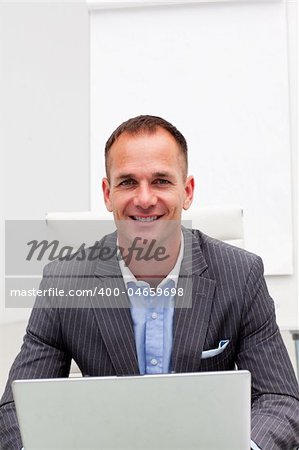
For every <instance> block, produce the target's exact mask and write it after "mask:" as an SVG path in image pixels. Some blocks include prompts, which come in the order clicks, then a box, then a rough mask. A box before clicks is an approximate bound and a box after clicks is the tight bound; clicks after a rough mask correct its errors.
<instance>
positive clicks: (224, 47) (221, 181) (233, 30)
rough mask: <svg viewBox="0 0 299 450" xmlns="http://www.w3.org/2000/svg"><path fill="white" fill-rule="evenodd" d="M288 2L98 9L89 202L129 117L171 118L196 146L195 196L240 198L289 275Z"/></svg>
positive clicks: (268, 258) (98, 205)
mask: <svg viewBox="0 0 299 450" xmlns="http://www.w3.org/2000/svg"><path fill="white" fill-rule="evenodd" d="M286 26H287V25H286V17H285V4H284V2H283V1H268V2H258V1H255V2H250V1H248V2H216V3H214V2H212V3H210V2H208V3H205V2H204V3H201V2H200V3H198V4H185V5H168V6H165V5H164V6H146V7H132V8H125V7H124V8H106V9H105V8H104V9H100V10H92V11H91V29H90V33H91V41H90V42H91V55H90V56H91V92H90V94H91V96H90V98H91V105H90V106H91V116H90V119H91V208H92V209H93V210H96V211H101V210H103V209H104V208H105V207H104V203H103V200H102V194H101V178H102V176H104V157H103V153H104V146H105V142H106V140H107V138H108V137H109V135H110V134H111V132H112V131H113V130H114V129H115V128H116V126H118V125H119V124H120V123H121V122H122V121H124V120H126V119H128V118H130V117H134V116H136V115H139V114H153V115H159V116H162V117H164V118H165V119H167V120H169V121H170V122H172V123H173V124H174V125H176V126H177V127H178V129H179V130H180V131H181V132H182V133H183V134H184V135H185V137H186V139H187V142H188V145H189V167H190V170H189V172H190V173H192V174H193V175H194V176H195V179H196V195H195V200H194V202H195V205H196V207H198V206H199V205H201V206H209V205H217V204H220V205H221V204H238V205H240V206H241V207H242V208H243V210H244V227H245V245H246V248H247V249H249V250H250V251H253V252H255V253H257V254H259V255H261V256H262V258H263V260H264V264H265V272H266V274H273V275H283V274H290V273H292V270H293V266H292V210H291V176H290V136H289V134H290V125H289V100H288V95H289V92H288V60H287V29H286Z"/></svg>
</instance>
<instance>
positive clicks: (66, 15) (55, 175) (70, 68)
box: [0, 2, 90, 323]
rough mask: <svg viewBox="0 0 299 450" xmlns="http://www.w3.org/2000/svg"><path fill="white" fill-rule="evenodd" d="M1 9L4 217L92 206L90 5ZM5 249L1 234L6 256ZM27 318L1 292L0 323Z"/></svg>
mask: <svg viewBox="0 0 299 450" xmlns="http://www.w3.org/2000/svg"><path fill="white" fill-rule="evenodd" d="M0 8H1V10H0V11H1V19H2V23H1V27H0V29H1V42H2V48H1V62H2V70H1V75H2V77H1V78H2V80H1V81H2V83H1V94H2V95H1V97H2V102H1V104H2V108H1V112H2V116H3V118H2V126H3V128H2V140H3V145H2V150H3V156H2V157H3V159H4V174H3V182H4V188H5V199H4V216H5V218H9V219H18V218H23V219H43V218H44V217H45V213H46V212H47V211H77V210H78V211H82V210H88V209H89V184H90V182H89V137H88V136H89V19H88V12H87V8H86V5H85V2H84V3H83V2H81V3H66V2H64V3H62V2H58V3H53V2H51V3H44V2H43V3H36V2H30V3H29V2H28V3H20V2H19V3H1V6H0ZM2 167H3V166H2ZM2 237H3V235H2ZM3 249H4V241H3V239H2V241H1V253H2V254H3ZM1 262H2V266H1V272H2V273H3V270H4V267H3V261H1ZM1 280H2V282H1V283H2V284H1V288H2V292H3V289H4V286H3V277H1ZM27 315H28V311H22V310H13V311H8V310H6V311H5V310H4V299H3V295H2V296H1V306H0V323H1V322H7V321H11V320H19V319H22V318H25V317H27Z"/></svg>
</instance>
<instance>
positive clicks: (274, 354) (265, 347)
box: [0, 229, 299, 450]
mask: <svg viewBox="0 0 299 450" xmlns="http://www.w3.org/2000/svg"><path fill="white" fill-rule="evenodd" d="M183 232H184V238H185V243H186V242H187V243H188V242H189V243H191V245H192V252H191V253H190V254H188V252H187V251H186V249H187V248H188V245H185V247H186V248H185V254H184V259H183V263H182V267H181V272H180V277H179V281H178V287H183V289H184V297H183V298H182V299H181V301H180V300H179V299H177V304H176V306H177V307H176V309H175V314H174V329H173V333H174V339H173V351H172V367H173V369H174V370H175V371H176V372H194V371H215V370H232V369H234V367H235V365H237V366H238V368H239V369H247V370H249V371H250V372H251V375H252V440H253V441H255V442H256V443H257V444H258V445H259V446H260V447H261V449H263V450H283V449H291V448H293V447H294V446H296V444H297V445H298V444H299V392H298V383H297V381H296V378H295V375H294V372H293V369H292V366H291V363H290V360H289V357H288V355H287V352H286V349H285V347H284V344H283V342H282V339H281V336H280V333H279V331H278V327H277V325H276V321H275V313H274V305H273V301H272V299H271V298H270V296H269V294H268V291H267V287H266V284H265V280H264V277H263V265H262V261H261V259H260V258H259V257H258V256H256V255H253V254H252V253H249V252H246V251H244V250H241V249H239V248H236V247H233V246H230V245H227V244H224V243H223V242H220V241H217V240H214V239H212V238H210V237H208V236H206V235H204V234H202V233H200V232H199V231H197V230H193V231H192V233H191V231H190V230H185V229H183ZM105 246H107V247H110V248H112V249H113V248H115V246H116V233H113V234H112V235H108V236H107V237H106V238H105ZM115 286H117V287H119V289H120V292H122V291H124V290H125V286H124V283H123V280H122V277H121V272H120V269H119V264H118V261H117V258H116V256H114V257H113V258H111V259H110V260H107V261H104V260H99V259H98V258H96V259H95V260H93V261H89V260H88V259H86V258H85V260H84V261H77V260H72V261H69V262H65V261H64V262H62V261H55V262H54V263H51V264H49V265H48V266H47V267H46V268H45V271H44V278H43V281H42V285H41V288H42V289H46V288H49V287H59V288H60V289H64V290H65V291H67V290H68V289H86V288H89V289H94V288H95V287H96V288H99V289H100V288H101V287H102V288H103V289H106V288H109V287H112V288H114V287H115ZM190 298H191V299H192V303H191V304H189V302H188V299H190ZM186 299H187V301H186ZM62 302H64V303H62ZM222 339H229V345H228V346H227V347H226V349H225V350H224V351H223V352H222V353H221V354H219V355H216V356H214V357H212V358H207V359H201V354H202V352H203V351H205V350H209V349H212V348H216V347H217V346H218V343H219V341H220V340H222ZM72 358H73V359H74V360H75V361H76V362H77V364H78V366H79V367H80V369H81V371H82V373H83V375H89V376H104V375H132V374H138V373H139V370H138V361H137V356H136V349H135V339H134V331H133V325H132V319H131V314H130V309H129V301H128V298H127V296H126V294H121V295H116V296H113V295H111V296H109V297H108V296H106V297H105V296H104V297H103V296H101V295H96V296H94V297H86V298H83V297H78V298H76V297H73V298H71V299H67V302H66V300H65V299H64V300H62V299H61V298H60V299H58V298H55V297H53V296H52V297H49V296H48V297H44V298H42V299H39V300H38V301H37V303H36V307H35V308H34V309H33V311H32V314H31V317H30V320H29V323H28V327H27V331H26V335H25V337H24V343H23V346H22V348H21V351H20V353H19V355H18V356H17V358H16V360H15V362H14V364H13V366H12V368H11V371H10V375H9V380H8V383H7V387H6V390H5V392H4V395H3V397H2V399H1V404H0V447H1V449H3V450H14V449H15V450H19V449H20V448H21V447H22V444H21V437H20V433H19V429H18V424H17V418H16V413H15V406H14V402H13V397H12V392H11V387H10V385H11V382H12V380H14V379H21V378H23V379H24V378H50V377H66V376H68V374H69V369H70V362H71V359H72Z"/></svg>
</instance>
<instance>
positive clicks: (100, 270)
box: [91, 233, 139, 375]
mask: <svg viewBox="0 0 299 450" xmlns="http://www.w3.org/2000/svg"><path fill="white" fill-rule="evenodd" d="M101 243H102V245H105V247H107V248H109V249H111V250H112V252H113V251H114V250H115V249H116V233H113V234H112V235H108V236H107V237H106V239H105V242H104V244H103V241H101V242H100V244H99V246H100V245H101ZM95 276H96V277H97V278H98V292H102V293H103V294H104V295H101V294H99V293H98V294H97V295H96V296H94V297H92V298H91V302H92V306H93V308H94V313H95V317H96V321H97V324H98V326H99V328H100V331H101V334H102V337H103V340H104V342H105V345H106V347H107V351H108V353H109V356H110V358H111V361H112V364H113V366H114V368H115V371H116V375H134V374H135V375H136V374H139V367H138V360H137V354H136V346H135V337H134V330H133V323H132V318H131V312H130V303H129V300H128V297H127V294H126V289H125V284H124V282H123V279H122V276H121V271H120V268H119V264H118V260H117V258H116V256H113V257H111V258H110V259H107V260H106V261H104V260H101V259H99V261H98V263H97V267H96V270H95ZM110 292H111V295H107V293H109V294H110Z"/></svg>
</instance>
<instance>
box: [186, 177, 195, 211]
mask: <svg viewBox="0 0 299 450" xmlns="http://www.w3.org/2000/svg"><path fill="white" fill-rule="evenodd" d="M194 186H195V183H194V177H193V176H192V175H190V176H189V177H187V179H186V181H185V200H184V203H183V209H185V210H187V209H189V208H190V206H191V204H192V200H193V194H194Z"/></svg>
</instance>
